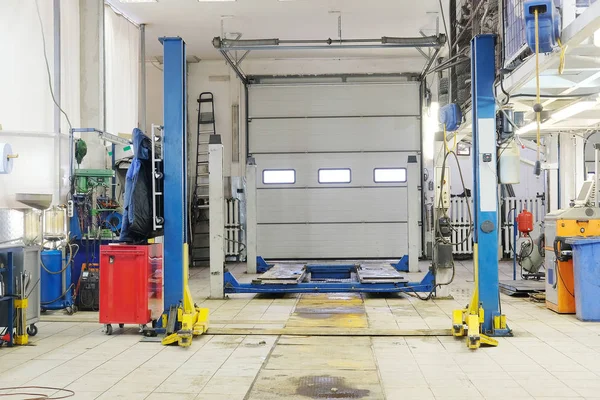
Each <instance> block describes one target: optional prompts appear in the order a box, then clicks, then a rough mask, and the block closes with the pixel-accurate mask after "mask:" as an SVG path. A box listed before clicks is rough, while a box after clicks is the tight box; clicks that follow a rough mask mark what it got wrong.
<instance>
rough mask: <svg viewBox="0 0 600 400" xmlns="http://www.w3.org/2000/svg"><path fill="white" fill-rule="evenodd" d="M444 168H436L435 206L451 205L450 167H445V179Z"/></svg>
mask: <svg viewBox="0 0 600 400" xmlns="http://www.w3.org/2000/svg"><path fill="white" fill-rule="evenodd" d="M442 170H443V168H442V167H436V168H435V183H436V185H435V203H433V204H434V207H435V208H449V207H450V168H448V167H446V168H445V171H444V173H443V175H444V179H443V181H442ZM440 197H441V200H440Z"/></svg>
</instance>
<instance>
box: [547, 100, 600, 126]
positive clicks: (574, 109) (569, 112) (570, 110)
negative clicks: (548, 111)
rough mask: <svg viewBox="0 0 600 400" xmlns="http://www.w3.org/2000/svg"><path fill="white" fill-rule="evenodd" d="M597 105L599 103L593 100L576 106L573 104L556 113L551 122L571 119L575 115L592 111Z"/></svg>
mask: <svg viewBox="0 0 600 400" xmlns="http://www.w3.org/2000/svg"><path fill="white" fill-rule="evenodd" d="M596 104H598V103H597V102H596V101H592V100H585V101H579V102H577V103H575V104H571V105H570V106H568V107H565V108H563V109H562V110H559V111H556V112H555V113H554V114H552V117H550V121H553V122H559V121H562V120H563V119H567V118H569V117H572V116H573V115H576V114H579V113H581V112H584V111H587V110H590V109H592V108H594V106H596ZM550 121H548V122H550Z"/></svg>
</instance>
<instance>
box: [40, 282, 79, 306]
mask: <svg viewBox="0 0 600 400" xmlns="http://www.w3.org/2000/svg"><path fill="white" fill-rule="evenodd" d="M73 286H74V285H73V284H72V283H71V284H70V285H69V287H68V288H67V290H65V291H64V292H63V294H61V295H60V296H58V297H57V298H56V299H54V300H52V301H40V304H44V305H46V304H52V303H54V302H55V301H58V300H60V299H62V298H63V297H64V296H65V295H66V294H67V293H69V291H70V290H71V289H72V288H73Z"/></svg>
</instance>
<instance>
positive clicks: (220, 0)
mask: <svg viewBox="0 0 600 400" xmlns="http://www.w3.org/2000/svg"><path fill="white" fill-rule="evenodd" d="M232 1H237V0H198V3H223V2H232Z"/></svg>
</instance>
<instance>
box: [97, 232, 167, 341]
mask: <svg viewBox="0 0 600 400" xmlns="http://www.w3.org/2000/svg"><path fill="white" fill-rule="evenodd" d="M162 293H163V256H162V244H159V243H154V244H147V245H127V244H115V245H103V246H100V323H102V324H105V325H106V333H107V334H109V335H110V334H112V326H111V325H110V324H119V325H120V327H121V328H122V327H123V325H124V324H136V325H145V324H147V323H149V322H151V321H154V320H157V319H158V318H159V317H160V315H161V314H162V311H163V310H162V308H163V304H162V303H163V295H162Z"/></svg>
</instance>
